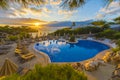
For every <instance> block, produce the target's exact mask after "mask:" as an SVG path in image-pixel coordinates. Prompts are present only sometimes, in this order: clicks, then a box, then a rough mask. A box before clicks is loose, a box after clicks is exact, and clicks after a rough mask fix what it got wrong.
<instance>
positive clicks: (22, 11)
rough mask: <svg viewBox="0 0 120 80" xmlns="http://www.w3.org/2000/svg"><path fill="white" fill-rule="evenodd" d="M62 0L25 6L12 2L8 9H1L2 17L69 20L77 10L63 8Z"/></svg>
mask: <svg viewBox="0 0 120 80" xmlns="http://www.w3.org/2000/svg"><path fill="white" fill-rule="evenodd" d="M61 2H62V0H48V2H47V4H45V5H44V6H41V5H40V6H35V5H29V6H28V7H23V6H21V5H20V4H18V3H10V8H9V9H8V10H2V9H0V18H33V19H40V20H41V19H42V20H46V21H52V20H54V21H58V20H68V18H70V17H71V16H72V15H73V14H74V13H76V12H77V10H73V11H67V10H63V9H62V8H61V7H59V6H58V5H59V4H60V3H61Z"/></svg>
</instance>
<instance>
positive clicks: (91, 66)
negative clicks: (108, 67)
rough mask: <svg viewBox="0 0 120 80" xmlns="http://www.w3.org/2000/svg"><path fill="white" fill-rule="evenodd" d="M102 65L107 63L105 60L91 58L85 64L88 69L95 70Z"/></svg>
mask: <svg viewBox="0 0 120 80" xmlns="http://www.w3.org/2000/svg"><path fill="white" fill-rule="evenodd" d="M100 65H105V63H104V61H103V60H101V59H95V60H90V61H88V62H87V63H85V64H84V68H85V70H86V71H95V70H97V69H98V68H99V66H100Z"/></svg>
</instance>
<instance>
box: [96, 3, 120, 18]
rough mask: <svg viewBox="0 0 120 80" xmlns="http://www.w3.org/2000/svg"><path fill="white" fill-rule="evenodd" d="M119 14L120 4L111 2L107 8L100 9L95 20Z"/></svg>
mask: <svg viewBox="0 0 120 80" xmlns="http://www.w3.org/2000/svg"><path fill="white" fill-rule="evenodd" d="M119 14H120V4H119V2H117V1H114V2H112V3H111V4H110V5H109V6H108V7H103V8H101V9H100V10H99V11H98V13H97V15H96V19H102V18H105V17H106V16H110V15H119Z"/></svg>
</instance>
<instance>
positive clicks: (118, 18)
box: [114, 16, 120, 24]
mask: <svg viewBox="0 0 120 80" xmlns="http://www.w3.org/2000/svg"><path fill="white" fill-rule="evenodd" d="M114 21H115V23H117V24H120V16H119V17H117V18H115V19H114Z"/></svg>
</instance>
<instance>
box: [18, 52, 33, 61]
mask: <svg viewBox="0 0 120 80" xmlns="http://www.w3.org/2000/svg"><path fill="white" fill-rule="evenodd" d="M34 57H35V55H34V54H33V53H28V54H24V55H22V54H20V58H21V59H22V61H27V60H29V59H32V58H34Z"/></svg>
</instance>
